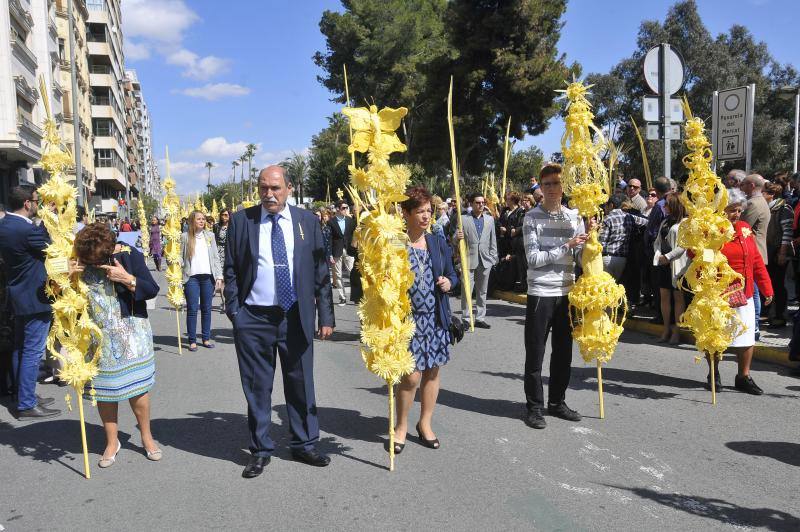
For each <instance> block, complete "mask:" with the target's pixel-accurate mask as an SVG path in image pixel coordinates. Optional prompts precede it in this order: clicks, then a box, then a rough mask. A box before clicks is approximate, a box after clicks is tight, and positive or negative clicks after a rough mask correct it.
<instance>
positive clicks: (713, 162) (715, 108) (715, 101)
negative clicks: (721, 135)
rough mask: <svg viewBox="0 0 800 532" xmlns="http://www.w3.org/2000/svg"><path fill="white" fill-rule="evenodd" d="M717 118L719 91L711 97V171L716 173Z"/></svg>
mask: <svg viewBox="0 0 800 532" xmlns="http://www.w3.org/2000/svg"><path fill="white" fill-rule="evenodd" d="M718 116H719V91H714V94H713V95H712V96H711V124H712V125H713V127H712V128H711V171H712V172H714V173H717V133H718V131H717V130H718V129H719V128H718V127H717V117H718Z"/></svg>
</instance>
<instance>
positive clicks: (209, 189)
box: [206, 161, 214, 194]
mask: <svg viewBox="0 0 800 532" xmlns="http://www.w3.org/2000/svg"><path fill="white" fill-rule="evenodd" d="M206 168H208V183H207V184H206V188H207V189H208V193H209V194H211V169H212V168H214V163H212V162H211V161H207V162H206Z"/></svg>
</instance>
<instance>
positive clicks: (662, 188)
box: [653, 176, 672, 194]
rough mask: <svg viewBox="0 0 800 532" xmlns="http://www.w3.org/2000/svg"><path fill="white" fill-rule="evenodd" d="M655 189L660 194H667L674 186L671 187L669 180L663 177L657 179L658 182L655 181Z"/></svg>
mask: <svg viewBox="0 0 800 532" xmlns="http://www.w3.org/2000/svg"><path fill="white" fill-rule="evenodd" d="M653 188H655V189H656V192H658V193H659V194H666V193H667V192H669V191H670V189H671V188H672V185H670V182H669V179H668V178H666V177H664V176H661V177H657V178H656V180H655V181H653Z"/></svg>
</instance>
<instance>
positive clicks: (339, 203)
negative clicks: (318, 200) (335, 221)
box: [336, 200, 350, 209]
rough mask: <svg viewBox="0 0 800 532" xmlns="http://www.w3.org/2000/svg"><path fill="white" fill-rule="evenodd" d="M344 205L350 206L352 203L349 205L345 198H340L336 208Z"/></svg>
mask: <svg viewBox="0 0 800 532" xmlns="http://www.w3.org/2000/svg"><path fill="white" fill-rule="evenodd" d="M343 205H344V206H345V207H350V205H348V203H347V202H346V201H345V200H339V201H337V202H336V208H337V209H339V208H341V207H342V206H343Z"/></svg>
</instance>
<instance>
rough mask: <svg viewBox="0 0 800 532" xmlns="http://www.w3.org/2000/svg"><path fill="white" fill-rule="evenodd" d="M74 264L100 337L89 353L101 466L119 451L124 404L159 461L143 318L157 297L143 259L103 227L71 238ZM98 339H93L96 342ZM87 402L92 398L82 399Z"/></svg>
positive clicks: (149, 335)
mask: <svg viewBox="0 0 800 532" xmlns="http://www.w3.org/2000/svg"><path fill="white" fill-rule="evenodd" d="M75 255H76V257H77V264H76V265H74V266H73V271H75V272H82V280H83V282H84V283H85V284H86V288H87V292H86V295H87V297H88V298H89V316H90V317H91V319H92V321H93V322H94V323H95V324H97V326H98V327H100V329H101V331H102V337H101V338H100V342H99V344H98V343H97V342H96V341H95V343H94V344H93V346H92V349H93V350H95V352H96V350H99V352H100V353H99V355H100V356H99V369H100V372H99V374H98V375H97V376H96V377H95V378H94V379H93V380H92V388H93V389H94V390H95V393H96V395H95V399H96V400H97V410H98V412H99V413H100V419H101V420H102V421H103V428H104V430H105V433H106V448H105V451H104V452H103V457H102V458H101V460H100V462H99V464H98V465H99V466H100V467H110V466H111V465H113V464H114V461H115V459H116V456H117V453H118V452H119V450H120V448H121V447H122V445H121V443H120V441H119V438H118V435H117V414H118V410H119V409H118V404H119V402H120V401H124V400H126V399H127V400H128V402H129V403H130V405H131V409H132V410H133V413H134V415H135V416H136V421H137V422H138V425H139V431H140V432H141V435H142V446H143V447H144V450H145V452H146V454H147V458H148V459H150V460H160V459H161V454H162V453H161V450H160V449H159V448H158V445H156V442H155V441H154V440H153V435H152V434H151V433H150V394H149V391H150V388H152V387H153V383H154V382H155V370H156V369H155V353H154V351H153V331H152V329H151V328H150V322H149V321H148V319H147V304H146V301H147V300H148V299H152V298H154V297H155V296H156V294H158V284H156V282H155V281H154V280H153V277H152V275H150V271H149V270H148V268H147V265H146V264H145V262H144V256H143V255H142V254H141V253H139V252H138V251H137V250H136V249H134V248H132V247H129V246H126V245H122V244H119V243H117V242H116V237H115V236H114V233H112V232H111V230H110V229H109V228H108V226H107V225H106V224H103V223H93V224H89V225H87V226H86V227H84V228H83V229H82V230H81V231H80V232H79V233H78V235H77V236H76V237H75ZM95 340H96V339H95ZM86 398H87V399H91V396H90V395H89V394H88V391H87V395H86Z"/></svg>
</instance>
